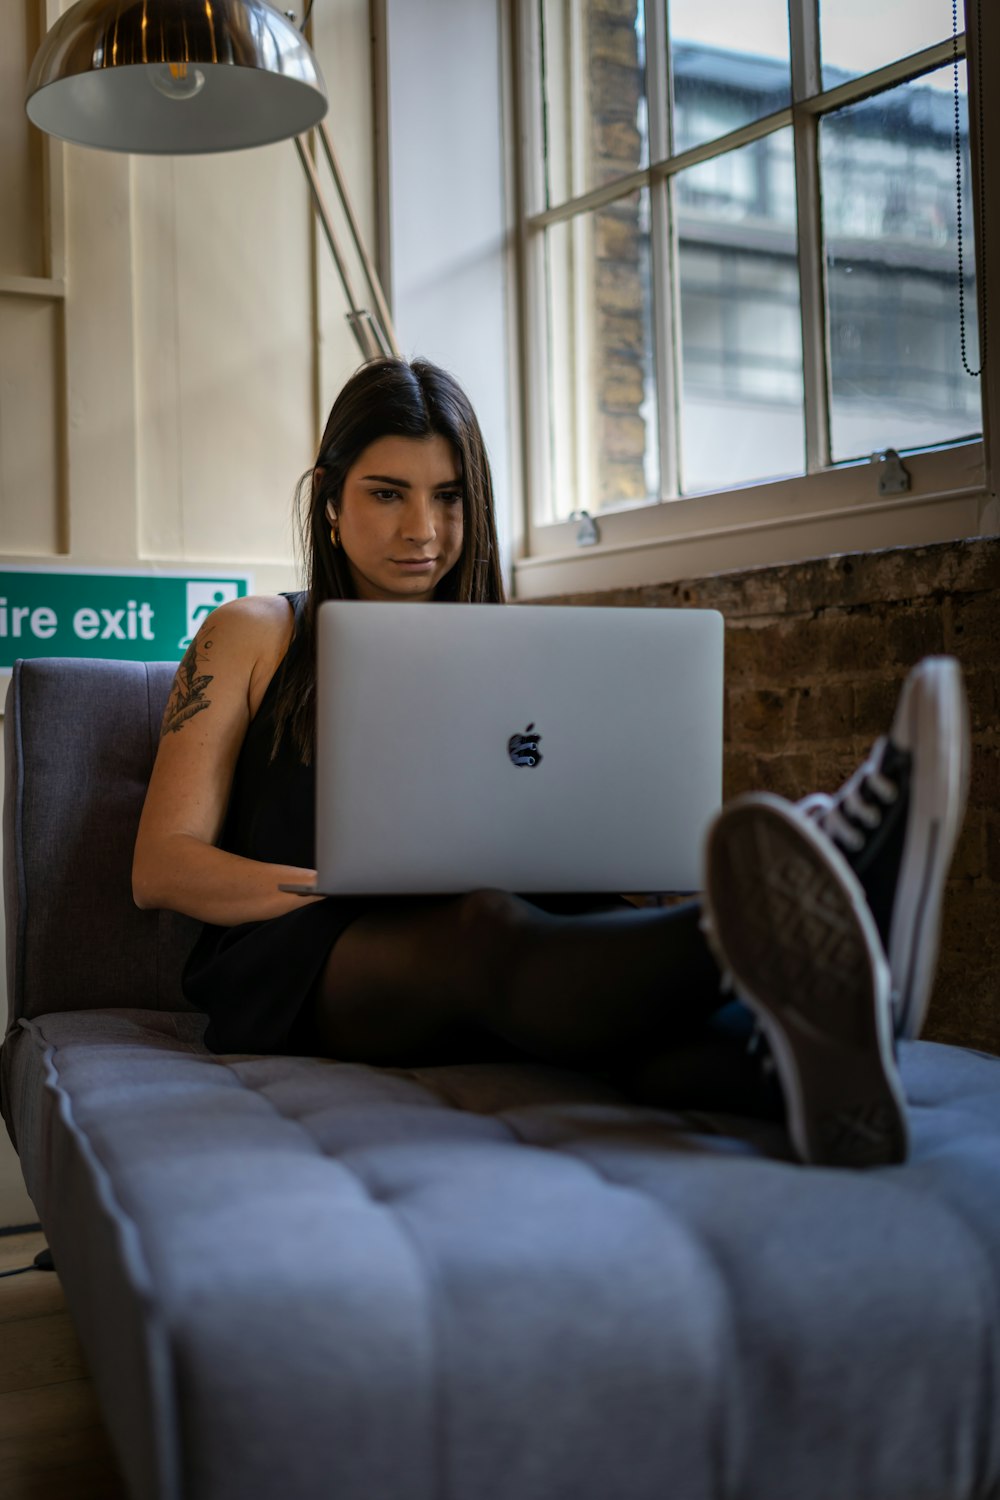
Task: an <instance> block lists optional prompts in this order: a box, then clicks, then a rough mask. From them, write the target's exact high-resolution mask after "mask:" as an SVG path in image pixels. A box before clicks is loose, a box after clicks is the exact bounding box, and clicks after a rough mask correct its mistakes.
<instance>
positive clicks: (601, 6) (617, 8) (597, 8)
mask: <svg viewBox="0 0 1000 1500" xmlns="http://www.w3.org/2000/svg"><path fill="white" fill-rule="evenodd" d="M587 9H588V11H589V13H590V15H591V16H620V17H621V18H623V19H624V20H626V21H628V23H629V25H630V26H634V25H635V18H636V15H637V13H638V0H588V4H587Z"/></svg>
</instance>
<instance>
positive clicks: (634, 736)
mask: <svg viewBox="0 0 1000 1500" xmlns="http://www.w3.org/2000/svg"><path fill="white" fill-rule="evenodd" d="M722 642H723V622H722V617H721V615H719V614H718V613H717V612H716V611H714V610H701V609H681V610H668V609H613V608H596V609H590V608H574V607H567V606H558V605H552V606H549V605H491V604H420V605H416V604H389V603H385V604H383V603H369V602H362V601H352V602H346V601H336V602H334V601H331V602H329V603H326V604H323V605H322V606H321V608H320V610H319V615H318V639H317V745H316V772H317V775H316V862H317V879H316V884H315V886H314V887H309V890H310V891H315V892H316V893H322V894H324V895H369V896H378V895H386V896H388V895H418V894H420V895H423V894H434V893H442V894H443V893H455V894H457V893H459V892H462V891H468V890H476V889H481V888H494V889H504V890H510V891H516V892H519V893H522V894H525V895H530V894H536V893H539V894H540V893H544V892H567V893H574V892H581V893H582V892H609V893H614V892H628V893H629V894H639V893H642V892H648V891H692V890H696V889H698V888H699V887H700V884H701V851H702V841H703V837H704V833H705V829H706V825H707V824H708V822H709V820H710V818H711V817H712V815H713V814H714V812H715V811H716V809H717V808H718V806H719V802H720V798H721V788H722V694H723V689H722V654H723V645H722ZM296 889H299V890H302V889H303V888H302V887H297V888H296Z"/></svg>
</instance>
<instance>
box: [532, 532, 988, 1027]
mask: <svg viewBox="0 0 1000 1500" xmlns="http://www.w3.org/2000/svg"><path fill="white" fill-rule="evenodd" d="M545 602H547V603H568V604H600V605H630V606H640V607H642V606H645V607H654V608H657V607H659V608H676V607H682V606H685V605H691V606H702V607H706V608H713V609H718V610H721V612H722V614H723V615H724V616H725V620H726V731H725V734H726V743H725V793H726V796H734V795H735V794H737V793H738V792H743V791H747V790H751V789H754V788H756V789H760V790H769V791H774V792H777V793H779V794H780V795H782V796H786V797H792V798H797V797H801V796H804V795H805V794H806V793H807V792H810V791H829V790H833V789H834V788H835V787H836V786H838V785H839V784H840V782H841V781H843V780H844V779H845V778H846V777H847V775H848V774H849V773H850V771H851V770H853V768H854V767H855V766H856V765H857V764H858V762H859V761H860V760H861V759H862V758H863V757H864V756H865V755H866V754H867V752H868V750H869V748H870V745H871V742H872V741H873V739H875V738H876V736H878V735H879V734H882V733H884V732H885V730H886V729H887V728H888V726H889V722H890V720H891V717H892V712H893V705H894V703H895V700H896V695H897V693H898V691H899V687H900V684H901V683H902V681H903V678H904V677H905V676H906V673H907V672H908V670H909V669H910V667H911V666H912V665H913V663H914V662H916V661H917V660H918V659H919V658H920V657H921V656H924V655H927V654H928V653H931V652H942V651H944V652H950V653H952V654H954V655H955V656H957V657H958V658H959V660H960V661H961V662H962V665H963V668H964V670H965V677H966V685H967V688H968V693H969V704H970V710H971V715H972V731H973V756H972V786H971V791H970V797H969V808H968V813H967V816H966V820H965V826H964V828H963V832H962V836H961V839H960V842H959V846H958V850H957V852H956V856H955V861H954V864H953V866H952V870H951V875H950V879H949V882H948V890H947V897H946V902H945V911H944V935H943V940H942V952H941V960H940V964H939V969H938V977H937V984H936V987H935V991H934V998H933V1001H932V1005H931V1010H930V1014H929V1016H928V1021H927V1026H926V1028H925V1035H927V1036H930V1037H933V1038H935V1039H936V1040H939V1041H947V1042H957V1043H960V1044H962V1045H966V1046H973V1047H981V1048H984V1049H986V1050H989V1051H992V1052H997V1053H1000V727H998V721H1000V539H998V538H992V537H987V538H973V539H971V540H969V541H964V542H955V543H947V544H942V545H939V546H931V547H916V548H905V549H899V550H894V551H888V552H875V553H856V554H849V555H845V556H841V557H829V558H820V559H817V560H815V561H811V562H805V563H796V564H793V565H789V566H784V567H776V568H756V569H753V570H750V571H748V572H741V573H723V574H718V575H716V576H714V577H710V578H702V579H694V580H688V581H685V582H680V583H665V584H660V585H655V586H647V587H642V588H631V589H614V590H609V591H607V592H603V593H598V594H574V595H572V596H570V597H567V598H565V599H560V600H557V599H550V600H547V601H545Z"/></svg>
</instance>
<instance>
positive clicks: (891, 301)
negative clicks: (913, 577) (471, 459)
mask: <svg viewBox="0 0 1000 1500" xmlns="http://www.w3.org/2000/svg"><path fill="white" fill-rule="evenodd" d="M512 13H513V14H514V16H515V34H514V43H513V46H512V49H511V55H512V56H513V57H515V58H516V59H517V62H516V77H515V89H516V97H517V110H516V113H517V117H518V120H519V123H520V130H519V132H518V134H519V139H520V141H521V143H522V146H521V151H522V155H521V159H520V162H519V182H520V230H521V233H520V236H519V243H520V246H521V255H520V271H521V291H522V316H521V319H520V326H521V329H522V344H523V348H522V356H523V358H522V368H523V373H524V383H525V400H524V415H525V424H524V425H525V439H526V443H527V447H528V463H527V466H526V475H527V483H526V489H527V492H528V493H527V508H528V515H527V517H526V525H525V536H526V551H527V554H528V555H527V557H526V558H525V559H523V561H522V563H521V564H520V565H519V567H518V570H517V575H518V582H519V592H523V588H522V587H520V585H523V583H524V581H525V576H526V570H530V569H531V567H532V566H534V565H535V563H536V561H537V560H539V559H545V558H547V557H548V558H555V557H557V556H563V555H564V556H565V558H566V561H567V562H570V561H572V556H573V553H574V551H575V550H576V548H575V540H576V522H575V521H573V524H572V525H568V524H567V523H568V522H570V521H571V520H572V518H573V517H574V516H575V514H576V513H578V512H581V511H586V512H588V513H589V515H590V516H591V517H593V518H594V519H596V520H597V522H598V529H599V532H600V543H599V544H598V546H597V547H595V548H593V551H592V552H591V554H590V556H591V559H595V558H597V557H598V556H599V555H600V554H601V553H602V552H605V553H610V552H612V551H621V550H622V549H626V548H630V547H633V548H640V547H642V546H647V547H648V546H653V547H655V546H658V545H659V546H661V547H662V546H663V545H665V544H667V543H668V542H670V541H671V540H672V539H678V538H683V537H685V536H687V535H690V534H692V533H698V534H699V535H702V534H706V533H708V532H713V531H716V532H718V533H719V534H723V533H725V532H726V531H732V530H733V529H734V528H735V529H736V530H739V531H740V532H746V530H747V528H748V527H752V526H753V525H755V524H760V525H761V526H765V527H769V528H770V529H771V530H772V531H773V530H774V529H775V528H776V527H778V528H780V526H781V525H784V524H785V523H788V524H791V525H794V526H798V527H799V528H800V534H799V537H798V540H797V542H796V543H795V544H792V543H787V544H786V550H785V554H784V555H785V556H793V555H798V556H802V555H807V554H808V553H809V551H810V547H811V549H812V551H814V552H815V551H817V550H843V551H846V550H850V549H851V548H852V547H853V546H855V545H871V544H872V542H871V533H870V532H866V533H865V538H866V539H865V540H859V539H858V538H859V536H860V533H859V532H858V531H857V530H854V531H850V532H849V531H847V530H845V531H844V534H843V543H842V545H840V546H839V547H838V546H837V545H836V544H834V545H833V546H830V545H829V541H828V540H827V539H824V540H823V542H822V543H820V542H818V541H815V542H811V541H810V537H811V535H812V534H811V533H810V532H809V531H808V528H806V529H805V530H802V522H803V520H804V519H806V518H808V517H809V516H810V515H812V514H814V513H815V514H819V513H822V514H823V515H824V516H828V515H829V513H830V512H831V507H832V508H833V510H836V508H837V507H838V506H841V507H842V508H845V509H847V510H851V511H854V510H855V509H857V506H858V503H859V500H861V499H864V498H865V497H868V498H870V499H871V501H872V504H873V505H874V506H876V507H878V508H879V509H880V511H881V512H886V511H887V510H888V509H889V504H888V502H887V501H886V500H885V499H884V497H881V496H879V493H878V486H877V471H875V470H872V469H866V470H865V472H864V473H863V474H862V473H861V471H860V466H861V464H862V463H864V464H865V465H868V464H869V461H870V459H871V456H872V455H873V454H877V453H880V452H882V451H884V450H885V449H887V448H890V447H891V448H896V449H898V450H899V451H900V452H901V453H903V454H904V462H906V464H907V467H908V468H910V469H911V471H912V472H913V473H915V474H916V475H917V478H918V480H919V479H920V476H921V475H923V474H924V467H922V465H923V459H924V456H925V455H926V453H927V452H928V451H930V450H935V461H934V463H933V464H932V465H931V466H930V467H927V468H926V484H929V485H930V486H931V487H932V488H933V487H937V489H939V490H942V491H947V492H948V493H949V494H952V493H953V492H955V491H956V490H959V489H960V490H962V491H963V493H965V494H967V495H968V494H971V493H972V492H973V491H975V490H976V486H977V484H978V487H979V489H980V490H982V487H983V480H982V467H981V466H982V446H981V442H980V434H981V431H982V427H983V416H982V397H983V392H982V390H981V384H982V382H981V380H980V379H977V378H973V377H971V376H970V375H969V374H968V373H967V372H966V370H965V369H964V368H963V363H962V355H961V348H960V339H959V299H958V276H957V267H958V218H957V210H956V169H958V170H959V171H960V173H961V183H962V207H963V231H964V233H963V243H962V249H963V258H964V269H965V280H964V292H965V336H966V357H967V363H968V364H969V365H970V366H971V368H972V369H973V370H976V369H977V368H978V336H977V303H976V290H977V287H976V254H975V249H976V234H975V224H974V204H975V201H976V190H975V187H974V178H973V173H972V164H971V158H970V146H969V127H968V116H969V109H968V97H967V78H966V66H965V53H966V37H965V34H964V33H962V34H960V35H959V37H958V39H957V45H956V44H955V43H953V39H952V28H951V5H950V0H878V4H875V5H873V4H872V3H871V0H787V3H786V0H669V4H668V3H667V0H518V3H517V4H515V5H513V6H512ZM956 52H957V56H958V59H959V63H958V69H957V90H958V92H957V99H958V120H959V140H958V165H957V167H956V141H955V118H956V114H955V97H956V96H955V82H956V70H955V68H954V67H953V57H954V55H955V53H956ZM942 452H943V453H945V454H946V455H952V456H953V461H954V465H955V468H954V472H952V471H951V470H949V468H948V462H949V459H948V458H947V457H946V458H944V459H942V457H941V454H942ZM977 466H978V467H977ZM831 476H832V477H831ZM817 480H822V481H823V482H822V485H821V486H817V484H816V481H817ZM926 484H924V483H923V481H922V480H921V482H920V483H917V484H916V486H915V488H916V490H918V491H920V494H921V500H923V498H924V496H923V490H924V489H926ZM845 486H847V488H845ZM737 490H738V494H737V493H735V492H736V491H737ZM724 497H725V498H724ZM904 503H905V502H903V501H901V500H900V499H899V498H898V497H895V498H894V499H893V501H892V504H893V505H894V506H897V507H899V506H901V505H903V504H904ZM872 514H874V510H872ZM924 519H925V522H926V519H927V517H926V515H925V518H924ZM940 524H941V525H943V526H944V527H945V528H947V527H948V526H949V525H952V524H953V525H955V526H957V528H958V530H952V531H950V532H948V534H949V535H956V534H959V532H967V531H969V530H970V529H971V530H975V529H976V527H975V525H972V526H971V527H970V525H969V524H968V520H967V517H965V516H963V518H962V519H958V518H956V517H952V519H951V520H947V519H944V518H943V517H942V519H941V521H940ZM895 525H896V528H897V529H896V532H894V531H893V528H892V525H889V526H888V527H887V528H883V532H882V533H881V534H882V535H883V536H884V538H885V540H883V541H882V542H881V543H878V542H876V543H875V544H876V545H877V544H881V545H888V544H890V542H891V541H892V540H893V539H903V540H906V539H917V540H922V539H925V538H924V537H923V536H922V535H920V536H916V537H913V538H911V537H909V536H908V534H907V533H906V530H905V527H903V528H902V531H903V535H902V536H899V535H898V532H899V529H900V527H899V522H898V518H897V521H896V523H895ZM816 536H817V537H818V533H816ZM824 536H825V537H826V534H824ZM580 540H581V542H588V543H589V542H590V541H591V540H592V531H589V530H588V529H584V530H582V531H581V532H580ZM609 543H610V545H608V544H609ZM781 545H782V544H781V542H780V540H779V539H778V538H777V537H775V538H774V546H775V550H774V551H773V555H771V556H770V557H769V558H765V560H771V561H778V560H779V559H780V558H781V556H782V551H781ZM789 547H790V548H791V550H788V549H789ZM581 550H582V549H581ZM588 550H589V549H588ZM750 560H751V561H755V560H760V556H759V555H758V556H751V557H750ZM662 562H663V560H662V557H661V558H660V560H659V563H658V566H659V572H658V573H657V574H656V576H659V577H666V576H670V574H669V573H666V572H664V571H663V565H662ZM678 565H680V564H678ZM716 565H717V566H739V565H740V561H739V560H737V561H731V560H728V559H727V555H726V554H725V552H724V551H723V552H720V553H719V556H718V561H717V564H716ZM673 576H680V574H679V573H678V572H677V571H676V569H675V571H674V574H673ZM597 577H598V574H597V573H595V572H594V569H593V568H591V569H590V572H589V573H588V578H590V579H592V580H594V579H596V578H597ZM618 577H619V578H620V579H622V580H624V577H625V575H624V574H622V573H621V571H620V570H619V574H618ZM634 577H635V580H636V581H642V579H641V578H640V577H639V576H638V574H635V575H634ZM553 578H554V575H553V574H552V570H551V568H550V569H549V570H548V571H547V572H546V573H545V580H546V586H547V585H548V583H550V582H551V581H552V580H553ZM560 581H561V580H560ZM565 583H566V585H567V586H572V580H571V579H570V578H569V577H568V576H567V578H566V579H565ZM529 591H530V590H529ZM541 591H542V592H544V591H545V588H542V589H541Z"/></svg>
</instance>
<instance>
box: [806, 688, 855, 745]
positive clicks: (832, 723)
mask: <svg viewBox="0 0 1000 1500" xmlns="http://www.w3.org/2000/svg"><path fill="white" fill-rule="evenodd" d="M791 697H792V702H791V721H792V733H793V734H794V735H795V737H796V739H801V740H831V739H834V740H835V739H841V738H842V737H843V736H844V735H849V734H851V733H853V730H854V689H853V687H852V685H851V684H850V683H849V682H842V683H834V684H833V685H831V686H826V685H824V684H822V683H820V684H818V685H816V686H813V687H804V688H799V689H797V690H796V691H794V692H793V693H792V695H791Z"/></svg>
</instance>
